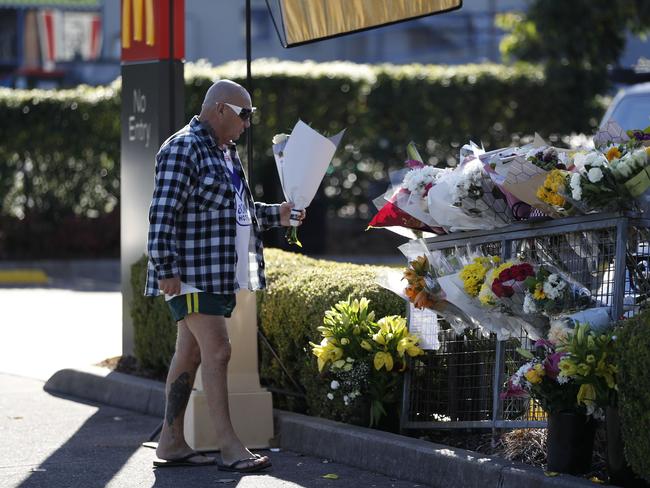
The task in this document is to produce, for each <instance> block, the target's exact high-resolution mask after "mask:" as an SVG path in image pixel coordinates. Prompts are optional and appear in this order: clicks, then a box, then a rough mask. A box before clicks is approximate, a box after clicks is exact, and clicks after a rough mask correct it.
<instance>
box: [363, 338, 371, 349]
mask: <svg viewBox="0 0 650 488" xmlns="http://www.w3.org/2000/svg"><path fill="white" fill-rule="evenodd" d="M361 347H362V348H364V349H365V350H366V351H372V346H371V345H370V343H369V342H368V341H367V340H365V339H364V340H362V341H361Z"/></svg>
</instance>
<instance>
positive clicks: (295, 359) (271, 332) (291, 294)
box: [258, 249, 406, 420]
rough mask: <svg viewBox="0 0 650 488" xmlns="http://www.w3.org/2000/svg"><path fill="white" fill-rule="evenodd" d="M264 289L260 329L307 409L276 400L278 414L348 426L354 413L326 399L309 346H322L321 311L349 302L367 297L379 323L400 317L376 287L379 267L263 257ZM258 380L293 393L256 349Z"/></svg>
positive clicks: (391, 298)
mask: <svg viewBox="0 0 650 488" xmlns="http://www.w3.org/2000/svg"><path fill="white" fill-rule="evenodd" d="M265 255H266V263H267V279H268V289H267V290H266V291H265V292H263V293H260V294H258V317H259V320H258V325H259V327H260V328H261V329H262V331H263V332H264V334H265V335H266V337H267V338H268V339H269V341H270V343H271V344H272V345H273V347H274V349H275V351H276V352H277V354H278V356H279V357H280V359H281V360H282V363H283V364H284V365H285V367H286V368H287V369H288V371H289V374H291V376H292V377H293V378H294V379H295V380H296V381H298V382H299V383H300V384H301V385H302V386H303V387H304V389H305V391H306V403H302V402H300V401H298V400H296V399H295V398H292V397H286V398H281V397H277V398H276V406H279V407H281V408H291V409H297V410H298V409H305V410H306V411H307V412H308V413H309V414H311V415H316V416H320V417H326V418H332V419H336V420H350V419H352V418H353V417H355V415H357V414H358V412H350V409H349V408H347V407H345V406H344V405H343V402H342V401H340V399H339V400H338V401H330V400H328V399H327V397H326V395H327V393H328V392H329V391H330V390H329V381H326V380H324V379H323V378H322V377H321V376H320V375H319V373H318V366H317V364H316V358H315V356H313V354H312V353H311V347H310V346H309V342H310V341H312V342H316V343H319V342H320V333H319V331H318V330H317V327H318V326H320V325H322V324H323V316H324V314H325V311H326V310H328V309H329V308H331V307H332V306H333V305H334V304H336V303H337V302H339V301H340V300H345V299H346V298H347V297H348V296H351V297H352V298H361V297H366V298H368V299H369V300H370V309H371V310H374V311H375V316H376V317H378V318H381V317H384V316H386V315H404V314H405V312H406V307H405V302H404V301H403V300H402V299H401V298H399V297H398V296H397V295H395V294H394V293H392V292H390V291H388V290H386V289H384V288H382V287H380V286H379V285H378V284H376V282H375V276H376V272H377V271H378V270H380V269H381V268H380V267H377V266H360V265H354V264H347V263H336V262H332V261H325V260H316V259H312V258H307V257H305V256H302V255H299V254H295V253H287V252H284V251H280V250H277V249H269V250H267V251H265ZM260 352H261V356H262V359H261V365H260V366H261V377H262V380H263V381H264V382H265V383H267V384H269V385H272V386H274V387H276V388H281V389H285V390H294V391H295V388H294V386H293V384H292V383H291V381H290V380H289V378H287V376H286V375H285V374H284V373H283V371H282V369H281V367H280V365H279V363H278V362H277V360H276V359H275V358H274V357H273V355H272V354H271V353H270V352H269V350H268V349H267V348H266V347H265V346H264V345H260Z"/></svg>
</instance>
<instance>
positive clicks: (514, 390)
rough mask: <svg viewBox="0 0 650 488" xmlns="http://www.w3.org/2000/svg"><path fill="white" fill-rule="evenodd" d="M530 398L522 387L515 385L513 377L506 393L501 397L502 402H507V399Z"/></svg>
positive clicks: (509, 381) (509, 380)
mask: <svg viewBox="0 0 650 488" xmlns="http://www.w3.org/2000/svg"><path fill="white" fill-rule="evenodd" d="M528 396H529V395H528V392H527V391H526V390H524V389H523V388H522V387H521V385H519V384H517V383H514V382H513V381H512V377H511V378H509V379H508V383H507V389H506V391H504V392H502V393H501V394H500V395H499V397H500V398H501V400H505V399H506V398H526V397H528Z"/></svg>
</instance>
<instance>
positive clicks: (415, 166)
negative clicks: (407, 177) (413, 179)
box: [404, 159, 424, 169]
mask: <svg viewBox="0 0 650 488" xmlns="http://www.w3.org/2000/svg"><path fill="white" fill-rule="evenodd" d="M404 164H405V165H406V167H407V168H410V169H419V168H424V163H422V162H420V161H417V160H415V159H409V160H408V161H406V162H405V163H404Z"/></svg>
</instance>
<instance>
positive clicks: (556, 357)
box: [542, 352, 566, 380]
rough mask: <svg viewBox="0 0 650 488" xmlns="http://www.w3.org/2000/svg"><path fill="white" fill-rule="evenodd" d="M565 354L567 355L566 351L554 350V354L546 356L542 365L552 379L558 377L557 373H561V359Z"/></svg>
mask: <svg viewBox="0 0 650 488" xmlns="http://www.w3.org/2000/svg"><path fill="white" fill-rule="evenodd" d="M564 356H566V353H564V352H554V353H553V354H549V355H548V356H546V359H544V362H543V363H542V365H543V366H544V370H545V371H546V376H548V377H549V378H550V379H552V380H554V379H556V378H557V375H558V374H560V360H561V359H562V358H563V357H564Z"/></svg>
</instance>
